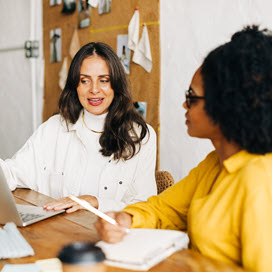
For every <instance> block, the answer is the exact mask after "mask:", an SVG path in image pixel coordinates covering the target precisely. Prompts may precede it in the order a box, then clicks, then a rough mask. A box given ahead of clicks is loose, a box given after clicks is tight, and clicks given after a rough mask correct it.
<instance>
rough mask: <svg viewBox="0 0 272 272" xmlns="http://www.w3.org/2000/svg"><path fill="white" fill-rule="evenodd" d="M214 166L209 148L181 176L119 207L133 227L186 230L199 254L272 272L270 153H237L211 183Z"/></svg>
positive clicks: (271, 161)
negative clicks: (154, 193) (154, 192)
mask: <svg viewBox="0 0 272 272" xmlns="http://www.w3.org/2000/svg"><path fill="white" fill-rule="evenodd" d="M218 172H219V160H218V157H217V154H216V153H215V151H213V152H211V153H210V154H209V155H208V156H207V157H206V159H205V160H204V161H202V162H201V163H200V164H199V165H198V166H197V167H196V168H194V169H193V170H191V172H190V173H189V175H188V176H187V177H186V178H184V179H183V180H181V181H180V182H178V183H176V184H175V185H173V186H172V187H170V188H168V189H167V190H165V191H164V192H162V193H161V194H160V195H158V196H152V197H150V198H149V199H148V201H147V202H139V203H136V204H133V205H130V206H128V207H126V208H125V209H124V211H125V212H127V213H130V214H132V215H133V224H132V227H133V228H161V229H175V230H183V231H188V234H189V237H190V247H191V248H192V249H194V250H197V251H199V252H201V253H202V254H203V255H206V256H209V257H212V258H214V259H217V260H220V261H224V262H228V263H235V264H238V265H241V266H243V267H244V268H246V269H249V270H252V271H259V272H266V271H269V272H271V271H272V153H270V154H267V155H254V154H249V153H247V152H246V151H240V152H238V153H236V154H235V155H233V156H231V157H230V158H228V159H227V160H225V161H224V168H223V170H222V171H221V173H220V175H219V177H218V179H217V180H216V182H215V183H214V185H213V186H212V183H213V181H214V179H215V177H216V175H217V173H218ZM211 188H212V189H211ZM210 189H211V192H209V190H210Z"/></svg>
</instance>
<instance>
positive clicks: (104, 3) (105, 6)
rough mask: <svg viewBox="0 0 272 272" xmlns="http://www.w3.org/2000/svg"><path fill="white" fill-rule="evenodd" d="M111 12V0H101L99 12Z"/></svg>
mask: <svg viewBox="0 0 272 272" xmlns="http://www.w3.org/2000/svg"><path fill="white" fill-rule="evenodd" d="M109 12H111V0H99V4H98V14H104V13H109Z"/></svg>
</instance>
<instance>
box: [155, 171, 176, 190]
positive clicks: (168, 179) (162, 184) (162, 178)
mask: <svg viewBox="0 0 272 272" xmlns="http://www.w3.org/2000/svg"><path fill="white" fill-rule="evenodd" d="M155 178H156V183H157V190H158V194H160V193H161V192H162V191H164V190H165V189H167V188H168V187H170V186H172V185H173V184H174V178H173V177H172V175H171V174H170V173H169V172H168V171H156V172H155Z"/></svg>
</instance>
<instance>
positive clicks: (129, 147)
mask: <svg viewBox="0 0 272 272" xmlns="http://www.w3.org/2000/svg"><path fill="white" fill-rule="evenodd" d="M92 55H97V56H100V57H101V58H103V59H104V60H105V61H106V63H107V65H108V68H109V72H110V83H111V87H112V89H113V90H114V99H113V101H112V103H111V105H110V106H109V109H108V114H107V117H106V120H105V124H104V132H103V133H102V134H101V136H100V139H99V143H100V145H101V149H100V152H101V153H102V154H103V155H104V156H111V155H112V154H114V159H115V160H119V159H124V160H128V159H131V158H132V157H133V156H134V155H136V154H137V153H138V152H139V151H140V148H141V141H142V140H143V138H144V137H145V136H146V134H147V133H149V131H148V127H147V125H146V123H145V121H144V119H143V118H142V117H141V115H140V114H139V113H138V112H137V111H136V110H135V108H134V106H133V101H132V96H131V92H130V88H129V84H128V80H127V77H126V74H125V72H124V68H123V66H122V64H121V62H120V60H119V58H118V56H117V55H116V53H115V52H114V51H113V49H112V48H111V47H110V46H108V45H107V44H105V43H101V42H97V43H95V42H91V43H88V44H86V45H84V46H83V47H82V48H81V49H80V50H79V51H78V52H77V54H76V55H75V56H74V58H73V60H72V63H71V66H70V68H69V72H68V77H67V81H66V84H65V87H64V89H63V91H62V93H61V95H60V99H59V112H60V114H61V115H62V117H63V118H64V120H65V121H66V124H67V127H68V123H72V124H74V123H76V121H77V120H78V118H79V115H80V112H81V110H82V108H83V107H82V105H81V103H80V101H79V99H78V94H77V87H78V84H79V80H80V67H81V64H82V62H83V60H84V59H85V58H87V57H89V56H92ZM138 129H140V130H139V131H140V133H139V132H137V131H138ZM136 130H137V131H136Z"/></svg>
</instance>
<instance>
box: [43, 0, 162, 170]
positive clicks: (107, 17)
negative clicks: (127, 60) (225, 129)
mask: <svg viewBox="0 0 272 272" xmlns="http://www.w3.org/2000/svg"><path fill="white" fill-rule="evenodd" d="M77 5H78V1H77ZM77 8H78V7H77ZM77 8H76V11H75V12H74V13H73V14H70V15H67V14H62V13H61V10H62V5H57V6H50V4H49V0H43V48H44V59H45V84H44V86H45V88H44V107H43V121H46V120H47V119H48V118H49V117H51V116H52V115H53V114H55V113H56V112H57V111H58V105H57V103H58V99H59V96H60V93H61V89H60V87H59V85H58V81H59V76H58V74H59V71H60V69H61V66H62V61H63V58H64V57H65V56H68V59H69V61H68V64H69V65H70V63H71V58H70V56H69V47H70V42H71V39H72V35H73V31H74V27H77V26H78V13H77ZM135 8H138V9H139V13H140V23H141V26H140V36H139V38H140V37H141V34H142V29H143V27H142V23H145V24H146V25H147V28H148V35H149V41H150V46H151V54H152V70H151V72H150V73H148V72H146V71H145V70H144V68H142V67H141V66H140V65H138V64H136V63H134V62H132V57H133V51H132V52H131V55H132V56H131V64H130V74H129V75H128V79H129V82H130V85H131V90H132V96H133V100H134V101H145V102H147V113H146V122H147V123H148V124H150V125H151V126H152V127H153V128H154V129H155V131H156V133H157V142H158V143H157V147H159V127H160V122H159V104H160V25H159V20H160V16H159V0H148V4H147V1H146V0H125V1H124V0H112V5H111V12H110V13H106V14H102V15H99V14H98V8H91V23H90V26H89V27H86V28H82V29H78V35H79V40H80V46H83V45H84V44H86V43H89V42H104V43H107V44H108V45H110V46H111V47H112V48H113V50H115V52H116V50H117V35H119V34H127V33H128V29H127V26H128V24H129V21H130V19H131V18H132V16H133V14H134V11H135ZM56 28H61V31H62V48H61V51H62V61H61V62H55V63H51V62H50V30H52V29H56ZM157 158H159V150H158V154H157ZM158 165H159V160H158V159H157V169H158Z"/></svg>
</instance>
